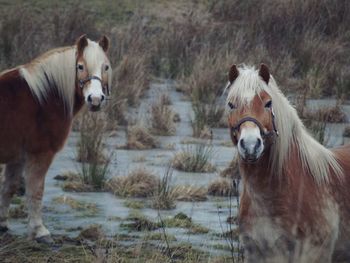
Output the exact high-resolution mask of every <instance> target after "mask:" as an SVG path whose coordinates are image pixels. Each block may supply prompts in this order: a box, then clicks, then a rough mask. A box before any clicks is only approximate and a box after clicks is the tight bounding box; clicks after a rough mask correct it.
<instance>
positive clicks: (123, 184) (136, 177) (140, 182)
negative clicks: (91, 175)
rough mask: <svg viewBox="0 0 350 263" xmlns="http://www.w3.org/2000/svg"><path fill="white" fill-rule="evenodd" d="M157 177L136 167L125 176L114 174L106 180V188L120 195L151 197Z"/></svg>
mask: <svg viewBox="0 0 350 263" xmlns="http://www.w3.org/2000/svg"><path fill="white" fill-rule="evenodd" d="M158 184H159V179H158V178H157V177H156V176H155V175H154V174H153V173H151V172H149V171H147V170H145V169H143V168H138V169H136V170H133V171H131V172H130V173H129V174H128V175H127V176H114V177H112V178H111V179H109V180H108V181H107V182H106V190H108V191H110V192H112V193H113V194H115V195H117V196H120V197H152V196H154V193H155V192H156V191H157V186H158Z"/></svg>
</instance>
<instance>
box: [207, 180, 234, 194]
mask: <svg viewBox="0 0 350 263" xmlns="http://www.w3.org/2000/svg"><path fill="white" fill-rule="evenodd" d="M208 195H213V196H236V195H238V189H237V187H236V184H235V183H234V181H233V180H232V179H226V178H219V179H217V180H215V181H213V182H211V183H210V184H209V186H208Z"/></svg>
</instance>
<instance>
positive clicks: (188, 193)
mask: <svg viewBox="0 0 350 263" xmlns="http://www.w3.org/2000/svg"><path fill="white" fill-rule="evenodd" d="M172 194H173V195H174V196H175V198H176V200H177V201H185V202H201V201H206V200H207V189H206V188H205V187H203V186H194V185H176V186H174V188H173V189H172Z"/></svg>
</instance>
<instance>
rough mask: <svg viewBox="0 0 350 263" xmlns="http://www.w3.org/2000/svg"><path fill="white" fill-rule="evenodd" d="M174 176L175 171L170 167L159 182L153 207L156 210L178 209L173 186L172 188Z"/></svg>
mask: <svg viewBox="0 0 350 263" xmlns="http://www.w3.org/2000/svg"><path fill="white" fill-rule="evenodd" d="M172 176H173V170H172V169H171V167H170V166H169V167H168V168H167V169H166V171H165V174H164V175H163V177H162V178H161V179H160V180H159V183H158V186H157V189H156V192H155V195H154V200H153V205H152V206H153V207H154V208H156V209H161V210H165V209H166V210H169V209H174V208H175V207H176V204H175V200H176V198H175V195H174V192H173V186H171V180H172Z"/></svg>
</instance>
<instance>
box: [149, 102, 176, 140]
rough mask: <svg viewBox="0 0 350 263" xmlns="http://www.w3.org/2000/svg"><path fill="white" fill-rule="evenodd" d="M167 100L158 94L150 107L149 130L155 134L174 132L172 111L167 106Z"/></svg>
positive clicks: (170, 133)
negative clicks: (157, 97)
mask: <svg viewBox="0 0 350 263" xmlns="http://www.w3.org/2000/svg"><path fill="white" fill-rule="evenodd" d="M168 105H169V100H168V99H166V97H164V95H162V96H160V97H159V99H158V100H157V102H156V103H154V104H153V105H152V107H151V120H150V122H151V131H152V133H153V134H156V135H173V134H174V133H175V125H174V121H173V119H174V113H173V111H172V110H171V109H170V108H169V106H168Z"/></svg>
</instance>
